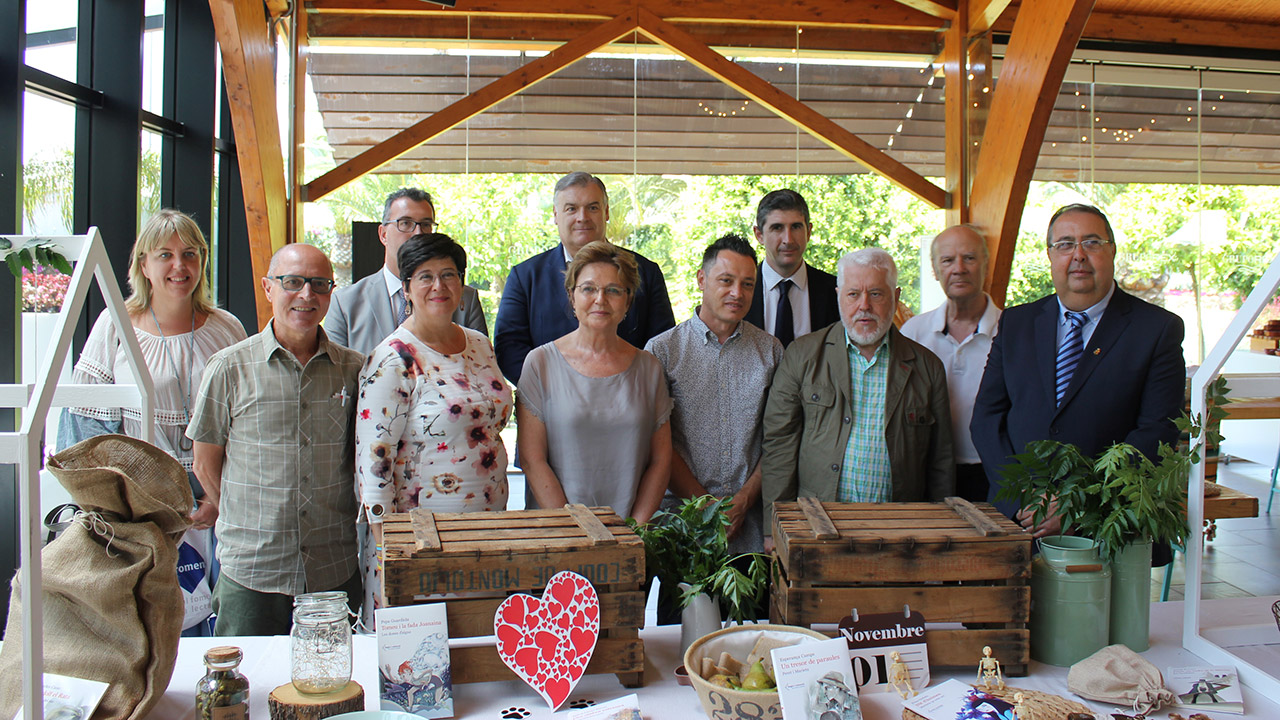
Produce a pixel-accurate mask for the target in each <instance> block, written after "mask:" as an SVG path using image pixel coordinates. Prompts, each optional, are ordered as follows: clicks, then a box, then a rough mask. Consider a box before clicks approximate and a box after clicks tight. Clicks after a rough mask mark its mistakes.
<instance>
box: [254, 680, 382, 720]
mask: <svg viewBox="0 0 1280 720" xmlns="http://www.w3.org/2000/svg"><path fill="white" fill-rule="evenodd" d="M267 709H268V710H269V711H270V712H271V720H322V719H323V718H327V717H332V716H334V715H341V714H342V713H349V712H357V711H360V710H364V688H362V687H360V683H358V682H356V681H354V680H352V681H350V682H348V683H347V686H346V687H344V688H342V689H341V690H335V691H334V692H331V693H326V694H324V695H304V694H302V693H300V692H298V689H297V688H295V687H294V686H293V683H285V684H284V685H281V686H280V687H278V688H276V689H275V690H272V691H271V695H270V697H268V698H267Z"/></svg>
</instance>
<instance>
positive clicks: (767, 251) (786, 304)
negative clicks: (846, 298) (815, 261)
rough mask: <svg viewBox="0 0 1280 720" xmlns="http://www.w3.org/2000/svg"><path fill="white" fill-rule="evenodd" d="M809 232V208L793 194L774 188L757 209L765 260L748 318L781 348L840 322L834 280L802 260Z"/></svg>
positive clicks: (758, 235)
mask: <svg viewBox="0 0 1280 720" xmlns="http://www.w3.org/2000/svg"><path fill="white" fill-rule="evenodd" d="M812 231H813V223H810V222H809V204H808V203H806V202H805V200H804V197H803V196H802V195H801V194H800V193H798V192H796V191H795V190H786V189H784V190H774V191H773V192H770V193H769V194H767V195H765V196H764V197H763V198H761V200H760V204H759V205H758V206H756V225H755V234H756V241H757V242H759V243H760V244H762V245H764V257H765V260H764V262H763V263H761V264H760V267H759V273H758V277H759V278H760V281H759V282H758V283H756V292H755V296H754V298H753V299H752V301H751V310H750V312H748V313H747V318H746V320H747V322H749V323H751V324H752V325H755V326H756V327H759V328H762V329H763V330H764V331H765V332H767V333H769V334H770V335H773V336H774V337H776V338H778V340H779V341H781V342H782V346H783V347H784V348H785V347H786V346H787V345H790V344H791V341H792V340H795V339H796V338H798V337H800V336H801V335H806V334H808V333H811V332H813V331H815V330H821V329H823V328H825V327H827V326H828V325H830V324H831V323H833V322H836V321H838V320H839V319H840V308H839V305H838V304H837V302H836V277H835V276H834V275H831V274H830V273H825V272H822V271H821V270H819V269H817V268H815V267H811V266H810V265H809V264H808V263H806V262H805V261H804V249H805V246H807V245H808V244H809V233H810V232H812Z"/></svg>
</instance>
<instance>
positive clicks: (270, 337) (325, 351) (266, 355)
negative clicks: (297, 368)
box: [259, 318, 331, 360]
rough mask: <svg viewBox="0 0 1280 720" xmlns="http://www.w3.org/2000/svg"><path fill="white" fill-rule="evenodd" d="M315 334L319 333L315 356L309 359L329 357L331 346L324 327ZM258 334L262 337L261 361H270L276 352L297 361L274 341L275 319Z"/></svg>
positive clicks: (277, 341) (268, 322) (319, 328)
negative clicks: (322, 356)
mask: <svg viewBox="0 0 1280 720" xmlns="http://www.w3.org/2000/svg"><path fill="white" fill-rule="evenodd" d="M316 332H317V333H319V335H320V337H319V342H318V343H317V344H316V354H315V355H312V356H311V357H312V358H317V357H320V356H321V355H326V356H327V355H329V346H330V345H331V343H330V342H329V336H328V335H327V334H325V331H324V327H322V326H320V327H316ZM259 334H260V335H262V359H263V360H270V359H271V356H272V355H274V354H275V353H276V351H277V350H278V351H280V352H282V353H284V354H285V355H288V356H289V357H291V358H294V359H295V360H296V359H297V358H296V357H295V356H294V354H293V353H291V352H289V351H288V350H287V349H286V348H285V346H283V345H281V344H280V341H279V340H277V339H276V321H275V318H272V319H271V320H268V321H267V327H266V328H265V329H264V330H263V331H262V332H261V333H259Z"/></svg>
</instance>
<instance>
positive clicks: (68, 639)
mask: <svg viewBox="0 0 1280 720" xmlns="http://www.w3.org/2000/svg"><path fill="white" fill-rule="evenodd" d="M48 468H49V470H50V471H51V472H52V473H53V474H54V476H56V477H57V478H58V481H59V482H61V483H62V486H63V487H65V488H66V489H67V491H68V492H70V493H71V498H72V499H73V500H74V501H75V503H76V504H77V505H79V506H80V507H81V508H82V509H83V510H84V513H85V514H82V515H81V516H79V520H78V521H77V522H76V523H75V524H73V525H71V526H70V527H69V528H68V529H67V530H66V531H65V532H64V533H62V534H61V535H59V536H58V537H57V539H55V540H54V541H53V542H51V543H49V544H48V545H47V546H45V548H44V551H43V552H42V554H41V558H42V564H43V578H44V594H43V607H44V669H45V672H50V673H57V674H59V675H70V676H72V677H78V678H85V679H88V680H98V681H102V682H106V683H109V684H110V687H109V688H108V689H107V692H106V695H104V696H103V698H102V702H101V704H99V705H98V709H97V711H96V712H95V713H94V714H93V720H117V719H120V720H123V719H125V718H130V719H132V718H141V717H143V716H145V715H146V714H147V712H148V711H149V710H150V709H151V707H152V705H154V704H155V701H156V700H158V699H159V698H160V696H162V695H163V694H164V691H165V689H166V688H167V687H168V686H169V677H170V676H171V675H172V674H173V666H174V662H175V661H176V660H177V657H178V636H179V635H180V634H181V632H182V618H183V614H184V610H183V603H182V588H181V587H180V586H179V585H178V575H177V557H178V550H177V543H178V541H179V540H180V539H181V538H182V534H183V533H184V532H185V531H186V529H187V527H188V526H189V525H190V521H189V520H188V519H187V512H188V511H189V510H190V508H191V506H192V503H193V499H192V496H191V487H190V485H188V484H187V474H186V472H185V471H184V470H183V469H182V465H181V464H179V463H178V461H177V460H174V459H173V458H172V457H170V456H169V455H168V454H166V453H165V452H164V451H162V450H160V449H159V448H156V447H154V446H152V445H148V444H147V443H144V442H142V441H141V440H134V439H133V438H129V437H125V436H123V435H102V436H99V437H95V438H91V439H89V440H85V441H84V442H82V443H79V444H77V445H75V446H73V447H70V448H68V449H67V450H65V451H63V452H61V453H58V454H57V455H55V456H54V457H53V458H51V459H50V460H49V463H48ZM22 674H23V673H22V596H21V593H20V588H19V582H18V579H17V578H16V577H15V578H14V581H13V594H12V596H11V597H10V599H9V620H8V624H7V625H6V627H5V642H4V648H3V650H0V718H6V719H7V718H11V717H13V715H14V713H16V712H17V710H18V706H19V705H21V704H22V687H21V681H22Z"/></svg>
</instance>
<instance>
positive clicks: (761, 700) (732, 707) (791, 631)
mask: <svg viewBox="0 0 1280 720" xmlns="http://www.w3.org/2000/svg"><path fill="white" fill-rule="evenodd" d="M762 635H767V636H769V637H777V638H778V639H788V638H786V636H789V635H791V636H795V637H797V638H799V639H800V642H817V641H821V640H830V639H831V638H829V637H827V636H826V635H823V634H822V633H820V632H815V631H813V630H810V629H808V628H802V627H796V626H795V625H771V624H770V625H735V626H733V627H728V628H725V629H723V630H717V631H715V632H713V633H709V634H707V635H703V636H702V637H700V638H698V639H697V640H694V641H693V643H692V644H691V645H689V649H688V650H686V651H685V653H684V666H685V668H686V669H688V672H689V680H691V681H692V682H693V689H694V690H697V691H698V700H700V701H701V702H702V710H703V712H705V713H706V714H707V717H708V718H711V720H780V718H781V717H782V705H781V703H780V702H779V700H778V693H777V691H776V690H775V691H772V692H761V691H749V690H734V689H733V688H725V687H720V686H718V685H712V684H711V683H709V682H707V681H706V680H704V679H703V678H702V676H701V675H700V674H699V673H698V670H697V669H696V668H700V667H701V666H702V658H703V657H711V658H713V659H714V658H718V657H719V656H720V652H721V651H722V650H729V651H730V652H733V653H734V657H737V658H740V659H741V658H745V657H746V656H747V653H748V652H750V651H751V649H752V647H754V646H755V643H756V640H758V639H759V638H760V637H761V636H762ZM764 662H765V665H766V666H769V665H770V662H769V658H768V657H766V658H764Z"/></svg>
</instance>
